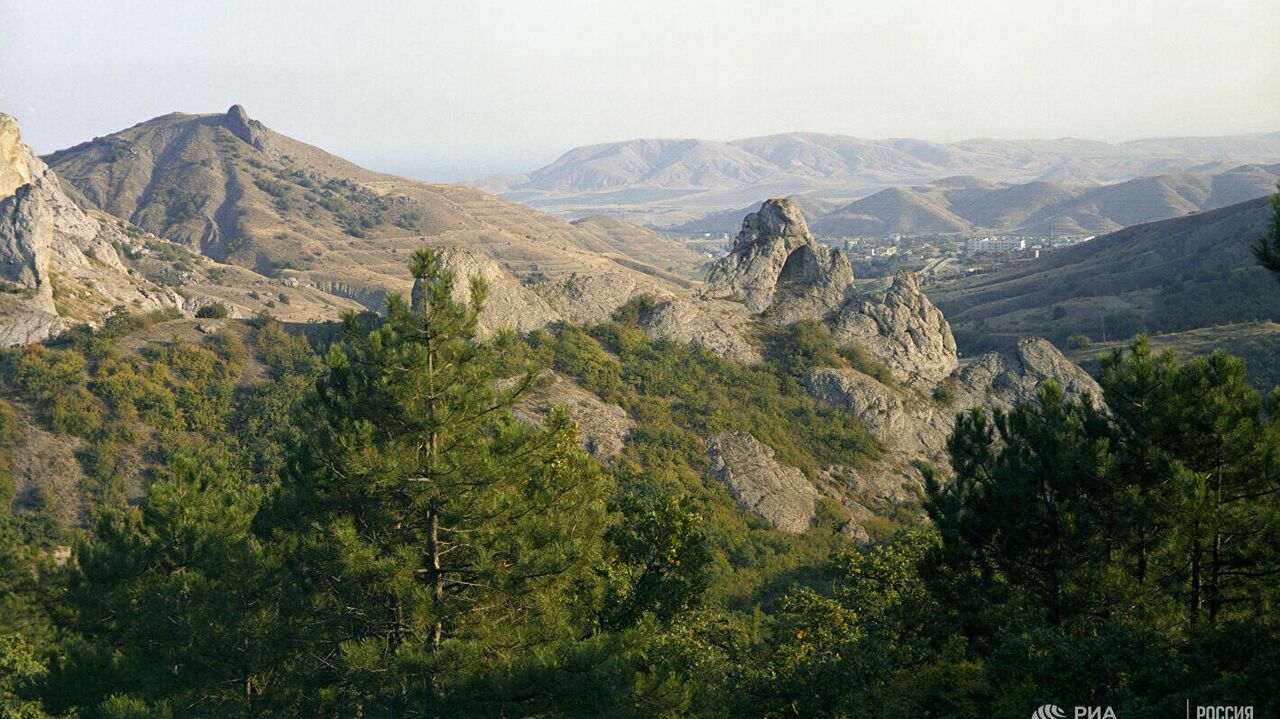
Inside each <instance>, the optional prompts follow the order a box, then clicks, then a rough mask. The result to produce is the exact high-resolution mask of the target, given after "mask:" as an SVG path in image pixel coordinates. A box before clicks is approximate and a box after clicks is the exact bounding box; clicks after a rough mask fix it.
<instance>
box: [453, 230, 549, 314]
mask: <svg viewBox="0 0 1280 719" xmlns="http://www.w3.org/2000/svg"><path fill="white" fill-rule="evenodd" d="M439 257H440V265H441V267H443V268H445V269H448V270H452V271H453V273H454V282H453V293H454V298H455V299H457V300H459V301H467V299H468V297H469V294H470V291H471V290H470V287H471V282H470V279H469V278H471V277H482V278H484V280H485V281H486V282H487V283H488V286H489V292H488V295H487V297H486V299H485V303H484V309H483V311H482V312H481V313H480V327H479V329H480V333H481V334H482V335H488V334H492V333H493V332H496V331H497V330H498V329H499V328H502V327H510V328H512V329H514V330H517V331H519V332H529V331H531V330H535V329H540V328H542V327H546V326H547V325H549V324H551V323H552V322H555V321H556V320H558V319H560V316H559V315H558V314H557V313H556V311H555V310H553V309H551V307H550V306H549V305H548V304H547V302H546V300H544V299H542V298H541V297H539V296H538V295H537V294H535V293H534V292H532V291H531V290H529V289H528V288H526V287H524V286H523V285H521V284H520V282H519V280H517V279H516V278H514V277H512V276H511V274H510V273H508V272H505V271H503V269H502V268H501V267H499V266H498V263H496V262H494V261H493V259H492V258H490V257H488V256H486V255H482V254H480V253H478V252H475V251H472V250H470V249H467V248H465V247H457V246H449V247H442V248H440V250H439Z"/></svg>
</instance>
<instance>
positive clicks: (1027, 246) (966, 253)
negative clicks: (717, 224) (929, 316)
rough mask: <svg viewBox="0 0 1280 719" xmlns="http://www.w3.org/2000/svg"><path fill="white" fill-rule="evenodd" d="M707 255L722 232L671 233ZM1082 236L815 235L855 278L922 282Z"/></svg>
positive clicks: (725, 244)
mask: <svg viewBox="0 0 1280 719" xmlns="http://www.w3.org/2000/svg"><path fill="white" fill-rule="evenodd" d="M671 236H672V237H673V238H674V239H677V240H679V241H681V242H683V243H684V244H685V245H687V246H689V247H690V248H692V249H695V250H697V251H699V252H702V253H704V254H706V255H707V256H708V257H709V258H713V259H714V258H718V257H722V256H724V255H726V254H728V252H729V251H730V249H731V248H732V247H733V237H732V236H731V235H729V234H728V233H726V232H718V233H717V232H707V233H703V234H699V235H679V234H673V235H671ZM1093 237H1094V236H1093V235H1089V236H1087V237H1082V236H1067V235H1063V236H1033V235H980V236H964V235H893V236H890V237H822V236H819V237H817V238H816V239H817V240H818V241H819V242H821V243H823V244H825V245H827V246H829V247H838V248H840V249H843V250H844V251H845V252H846V253H848V255H849V259H850V261H851V262H852V263H853V271H854V276H855V277H857V278H859V279H873V278H879V277H890V276H892V275H893V273H895V272H897V271H898V270H901V269H909V270H912V271H914V272H915V273H916V274H917V275H918V276H919V278H920V280H921V281H922V282H923V283H926V284H927V283H929V282H931V281H935V280H940V279H954V278H956V277H963V276H968V275H974V274H980V273H983V272H990V271H992V270H996V269H1000V268H1002V267H1006V266H1008V265H1011V264H1016V263H1018V262H1025V261H1028V260H1034V259H1036V258H1038V257H1040V255H1041V253H1044V252H1051V251H1053V250H1055V249H1058V248H1061V247H1068V246H1071V245H1075V244H1079V243H1081V242H1085V241H1087V240H1091V239H1093Z"/></svg>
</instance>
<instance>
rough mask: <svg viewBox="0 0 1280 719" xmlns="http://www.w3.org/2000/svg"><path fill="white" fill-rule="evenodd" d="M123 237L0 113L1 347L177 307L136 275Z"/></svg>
mask: <svg viewBox="0 0 1280 719" xmlns="http://www.w3.org/2000/svg"><path fill="white" fill-rule="evenodd" d="M124 239H125V238H124V235H123V233H121V232H120V231H119V230H118V229H116V228H115V227H113V226H112V225H110V224H109V223H103V222H101V221H100V220H98V219H96V218H94V217H90V216H89V215H88V214H86V213H85V212H84V211H83V210H81V209H80V207H79V206H78V205H76V203H75V202H74V201H73V200H72V199H71V198H70V197H68V196H67V194H66V193H65V192H63V190H62V186H61V185H60V184H59V183H58V178H57V177H55V176H54V175H53V173H52V172H50V171H49V168H48V167H46V166H45V164H44V163H43V162H41V161H40V159H39V158H37V157H36V156H35V155H34V154H33V153H32V152H31V150H30V148H28V147H27V146H26V145H24V144H23V143H22V139H21V136H20V134H19V131H18V123H17V122H16V121H15V120H14V119H13V118H12V117H10V116H8V115H4V114H0V346H8V345H14V344H25V343H28V342H34V341H37V340H41V339H44V338H46V337H48V336H49V335H51V334H54V333H56V332H58V331H60V330H62V329H63V328H65V327H67V326H68V325H70V324H72V323H74V322H76V321H86V320H91V319H94V318H96V317H97V316H99V315H101V314H102V313H103V312H106V311H108V310H110V309H111V308H112V307H114V306H116V305H125V306H126V307H130V308H133V309H137V310H144V311H145V310H152V309H160V308H162V307H167V306H168V307H171V306H178V305H180V304H181V298H180V297H179V296H178V295H177V294H176V293H174V292H173V291H172V290H166V289H162V288H160V287H158V286H157V285H155V284H153V283H151V282H149V281H147V280H145V279H144V278H142V277H140V276H138V275H137V273H134V272H131V271H130V270H129V269H128V268H127V267H126V266H125V264H124V262H123V261H122V260H121V258H120V255H119V254H118V253H117V251H116V248H117V247H118V246H120V245H121V244H122V241H123V240H124Z"/></svg>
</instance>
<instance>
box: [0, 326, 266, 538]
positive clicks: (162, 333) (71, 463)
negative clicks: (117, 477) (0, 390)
mask: <svg viewBox="0 0 1280 719" xmlns="http://www.w3.org/2000/svg"><path fill="white" fill-rule="evenodd" d="M202 326H203V327H204V328H205V331H201V330H200V327H202ZM212 331H228V332H231V333H234V334H236V335H238V336H240V338H241V339H247V337H248V335H249V333H250V332H251V331H252V330H251V327H250V324H249V323H248V322H245V321H238V320H193V319H178V320H170V321H168V322H162V323H159V324H156V325H152V326H151V327H148V328H146V329H145V330H142V331H140V332H135V333H133V334H131V335H128V336H126V337H124V338H122V339H121V340H120V343H119V346H120V349H121V351H122V353H123V354H124V355H125V356H133V355H137V354H138V353H140V352H142V351H143V349H144V348H146V347H158V346H161V345H168V344H172V343H175V342H190V343H193V344H198V345H203V344H205V343H206V342H208V340H209V338H210V337H212V336H213V335H212V334H211V332H212ZM264 376H265V368H264V367H263V366H262V365H261V364H260V363H259V362H258V361H257V360H256V359H254V357H253V355H252V353H248V355H247V356H246V358H245V364H244V367H243V374H242V375H241V378H240V384H241V385H245V384H248V383H251V382H254V381H257V380H259V379H261V378H262V377H264ZM0 398H3V399H4V400H5V401H6V402H8V403H9V405H10V406H11V407H13V408H14V410H16V411H17V413H18V420H19V421H18V433H17V441H16V442H15V443H14V444H13V445H12V446H10V447H8V448H6V450H5V451H6V452H7V453H8V459H9V462H10V466H11V468H12V477H13V480H14V490H15V497H16V498H15V502H14V508H15V509H17V510H22V509H27V508H29V507H30V506H31V505H32V503H33V502H35V500H36V495H37V492H38V491H43V492H44V493H46V495H48V496H51V498H52V500H53V507H54V514H55V516H57V517H58V518H59V519H60V520H62V521H63V522H64V523H66V524H67V525H69V526H84V524H85V523H86V522H87V521H89V520H90V519H91V517H90V516H89V509H90V508H89V506H88V496H87V494H86V491H85V486H84V483H85V482H86V481H87V475H86V474H85V470H84V465H83V464H82V460H81V459H80V457H79V453H80V451H81V450H82V449H84V448H85V447H86V446H87V444H86V442H85V441H84V440H82V439H80V438H79V437H76V436H74V435H69V434H60V433H57V432H54V431H52V429H51V427H49V426H48V423H47V422H46V421H45V418H43V417H42V416H41V413H40V412H39V411H37V410H36V409H35V408H33V407H32V406H31V405H30V404H28V403H27V402H26V401H24V399H23V397H22V395H21V394H20V393H17V392H12V393H8V394H0ZM138 430H139V431H140V432H141V434H142V436H141V437H140V439H139V441H138V442H136V443H133V444H129V443H126V444H124V445H123V446H122V451H121V454H120V456H119V457H118V458H117V462H118V467H119V471H120V472H121V475H122V477H123V479H124V490H125V496H126V497H127V498H129V499H130V500H134V499H138V498H140V497H142V495H143V491H144V489H143V474H144V471H145V470H146V468H147V466H148V465H149V464H150V463H151V462H153V461H154V457H151V456H147V455H149V454H150V452H151V450H152V449H153V446H152V445H153V442H154V440H155V433H154V431H153V430H151V429H149V428H148V427H146V426H141V427H139V428H138Z"/></svg>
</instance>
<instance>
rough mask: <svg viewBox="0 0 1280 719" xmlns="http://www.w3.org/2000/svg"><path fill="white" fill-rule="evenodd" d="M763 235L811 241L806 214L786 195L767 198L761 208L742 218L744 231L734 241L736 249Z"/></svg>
mask: <svg viewBox="0 0 1280 719" xmlns="http://www.w3.org/2000/svg"><path fill="white" fill-rule="evenodd" d="M762 237H799V238H803V239H806V240H809V241H812V240H813V236H812V235H810V234H809V226H808V225H807V224H805V221H804V215H803V214H801V213H800V208H799V207H798V206H796V203H794V202H792V201H791V200H789V199H787V198H785V197H774V198H771V199H768V200H765V201H764V202H763V203H762V204H761V205H760V209H759V210H757V211H755V212H752V213H751V214H749V215H747V216H746V217H745V218H743V220H742V231H741V232H739V233H738V237H737V239H736V240H735V241H734V243H733V248H734V249H735V250H736V249H738V248H739V247H741V246H743V245H747V244H750V243H752V242H755V241H757V240H759V239H760V238H762Z"/></svg>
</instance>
